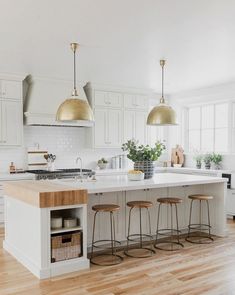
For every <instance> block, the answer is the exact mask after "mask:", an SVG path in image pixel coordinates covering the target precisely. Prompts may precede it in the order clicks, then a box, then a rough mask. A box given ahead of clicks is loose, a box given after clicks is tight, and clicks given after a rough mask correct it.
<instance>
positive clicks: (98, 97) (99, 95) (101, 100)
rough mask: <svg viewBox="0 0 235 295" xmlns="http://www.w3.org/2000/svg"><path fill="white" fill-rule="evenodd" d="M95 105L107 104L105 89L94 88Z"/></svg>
mask: <svg viewBox="0 0 235 295" xmlns="http://www.w3.org/2000/svg"><path fill="white" fill-rule="evenodd" d="M95 106H101V107H103V106H109V101H108V93H107V92H106V91H100V90H95Z"/></svg>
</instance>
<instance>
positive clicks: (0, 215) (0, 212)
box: [0, 184, 4, 227]
mask: <svg viewBox="0 0 235 295" xmlns="http://www.w3.org/2000/svg"><path fill="white" fill-rule="evenodd" d="M3 223H4V193H3V186H2V184H0V227H1V225H3Z"/></svg>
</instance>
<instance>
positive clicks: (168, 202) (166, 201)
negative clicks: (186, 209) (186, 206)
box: [157, 197, 183, 204]
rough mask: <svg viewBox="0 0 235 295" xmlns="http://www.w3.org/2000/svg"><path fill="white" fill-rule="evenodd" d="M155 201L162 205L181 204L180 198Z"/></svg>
mask: <svg viewBox="0 0 235 295" xmlns="http://www.w3.org/2000/svg"><path fill="white" fill-rule="evenodd" d="M157 201H158V202H159V203H163V204H180V203H182V202H183V200H182V199H180V198H174V197H172V198H158V199H157Z"/></svg>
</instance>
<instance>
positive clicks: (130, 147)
mask: <svg viewBox="0 0 235 295" xmlns="http://www.w3.org/2000/svg"><path fill="white" fill-rule="evenodd" d="M165 149H166V146H165V144H164V143H163V142H160V141H157V142H156V143H155V146H154V147H150V146H149V145H146V146H144V145H138V141H135V140H128V141H127V142H126V143H124V144H123V145H122V150H123V151H127V152H128V154H127V158H128V159H130V160H132V161H133V162H139V161H157V159H158V158H159V157H160V156H161V155H162V152H163V151H164V150H165Z"/></svg>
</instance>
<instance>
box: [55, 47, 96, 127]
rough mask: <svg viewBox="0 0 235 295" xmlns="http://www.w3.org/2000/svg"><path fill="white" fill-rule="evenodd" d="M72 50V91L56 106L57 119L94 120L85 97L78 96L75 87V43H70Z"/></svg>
mask: <svg viewBox="0 0 235 295" xmlns="http://www.w3.org/2000/svg"><path fill="white" fill-rule="evenodd" d="M70 46H71V49H72V51H73V73H74V75H73V78H74V80H73V83H74V86H73V91H72V95H71V97H70V98H68V99H66V100H65V101H64V102H63V103H62V104H61V105H60V106H59V108H58V110H57V113H56V120H57V121H79V120H83V121H94V115H93V112H92V110H91V107H90V105H89V103H88V101H87V100H86V98H84V99H82V98H79V94H78V91H77V88H76V50H77V48H78V44H77V43H71V44H70Z"/></svg>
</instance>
